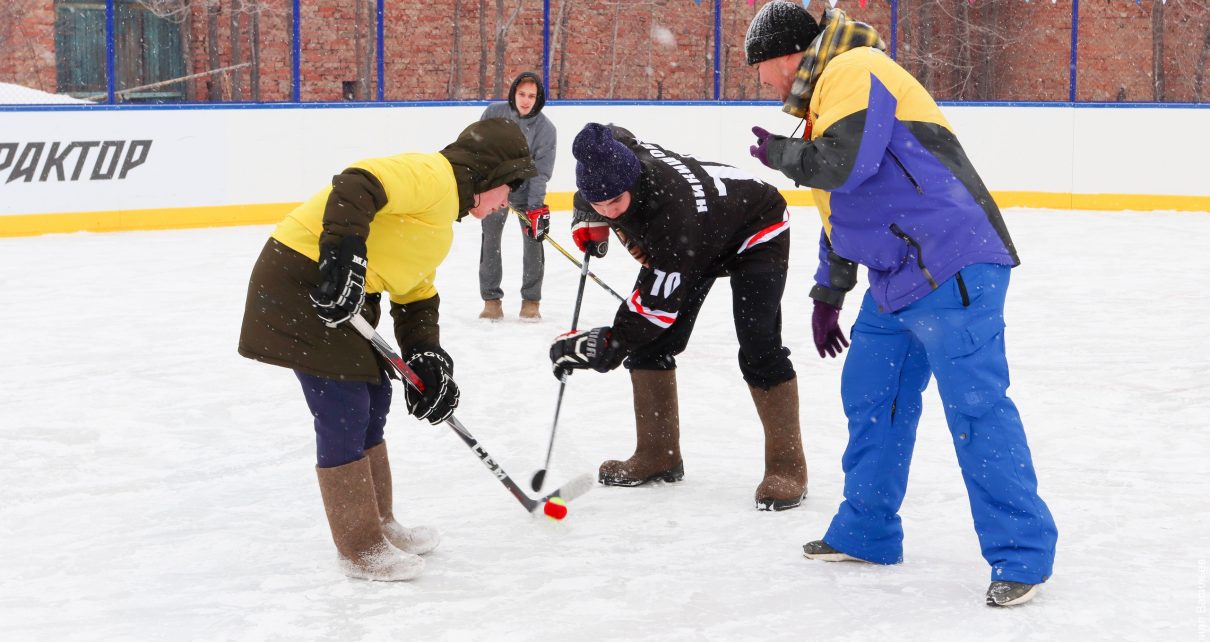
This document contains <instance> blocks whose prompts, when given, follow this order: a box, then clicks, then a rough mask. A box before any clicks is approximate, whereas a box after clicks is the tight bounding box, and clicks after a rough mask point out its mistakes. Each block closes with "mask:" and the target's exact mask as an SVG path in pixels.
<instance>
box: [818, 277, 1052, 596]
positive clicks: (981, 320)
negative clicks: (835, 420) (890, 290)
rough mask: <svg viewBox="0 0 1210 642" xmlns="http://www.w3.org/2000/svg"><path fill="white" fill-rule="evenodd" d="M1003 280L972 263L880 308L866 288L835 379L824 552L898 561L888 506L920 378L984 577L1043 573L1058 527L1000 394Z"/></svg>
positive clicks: (892, 506)
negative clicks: (840, 424) (929, 391)
mask: <svg viewBox="0 0 1210 642" xmlns="http://www.w3.org/2000/svg"><path fill="white" fill-rule="evenodd" d="M1008 281H1009V268H1008V267H1007V266H1001V265H990V264H978V265H971V266H968V267H966V268H965V269H963V270H962V272H961V273H960V274H958V275H957V276H955V277H954V278H951V279H949V280H948V281H946V282H944V283H942V284H941V286H940V287H939V288H938V289H936V290H934V291H933V292H931V293H930V294H928V295H927V296H925V297H924V298H922V299H920V300H919V301H916V302H915V303H913V304H911V305H909V306H908V307H906V308H903V309H901V310H899V311H897V312H894V313H889V314H888V313H885V312H881V311H879V309H878V306H877V304H875V303H874V301H873V298H872V297H871V296H870V294H869V293H868V292H867V293H866V295H865V299H864V300H863V301H862V304H861V312H860V313H858V315H857V322H856V323H855V324H854V325H853V330H852V346H851V348H850V350H849V355H848V357H847V358H846V359H845V365H844V374H843V375H842V376H841V397H842V399H843V401H844V410H845V415H846V416H847V417H848V420H849V443H848V446H847V448H846V449H845V453H844V458H843V460H842V462H841V463H842V466H843V468H844V473H845V485H844V497H845V499H844V502H843V503H841V505H840V509H839V511H838V512H837V514H836V516H835V517H834V518H833V519H832V524H831V526H830V527H829V528H828V532H827V534H826V535H824V540H825V541H827V543H828V544H829V545H831V546H832V547H833V548H835V549H837V550H839V551H843V552H845V553H848V554H849V555H852V556H854V557H859V558H862V559H865V560H868V561H871V562H878V563H882V564H893V563H896V562H899V561H901V560H902V558H903V527H902V525H901V523H900V520H899V514H898V513H899V507H900V505H901V504H902V503H903V497H904V494H905V493H906V492H907V479H908V467H909V465H910V464H911V459H912V447H913V445H914V444H915V441H916V425H917V424H918V423H919V420H920V412H921V393H922V392H923V391H924V389H925V388H926V387H927V386H928V381H929V376H930V374H931V375H934V376H936V378H937V387H938V392H939V393H940V395H941V401H942V403H943V404H944V406H945V419H946V422H947V423H948V424H949V429H950V434H951V437H952V440H953V443H954V450H955V451H957V454H958V464H959V466H960V467H961V469H962V479H963V481H964V482H965V483H966V492H967V496H968V498H969V500H970V506H971V514H972V516H973V518H974V523H975V532H976V534H977V535H978V537H979V544H980V547H981V548H982V552H983V557H984V559H986V560H987V562H988V564H990V565H991V567H992V579H993V580H1008V581H1013V582H1024V583H1027V584H1039V583H1041V582H1043V581H1045V580H1046V578H1048V577H1049V576H1050V574H1051V569H1052V566H1053V563H1054V555H1055V542H1056V540H1057V538H1058V531H1057V530H1056V528H1055V522H1054V518H1053V517H1052V516H1051V514H1050V510H1049V509H1048V508H1047V507H1046V504H1045V503H1044V502H1043V501H1042V498H1041V497H1039V496H1038V481H1037V477H1036V476H1035V474H1034V466H1033V461H1032V458H1031V456H1030V452H1029V446H1028V445H1027V444H1026V441H1025V429H1024V427H1023V426H1022V424H1021V417H1020V415H1019V414H1018V413H1017V408H1016V406H1015V405H1014V404H1013V402H1012V400H1011V399H1009V398H1008V395H1007V394H1006V391H1007V389H1008V385H1009V378H1008V360H1007V358H1006V357H1005V348H1004V299H1005V295H1006V293H1007V291H1008Z"/></svg>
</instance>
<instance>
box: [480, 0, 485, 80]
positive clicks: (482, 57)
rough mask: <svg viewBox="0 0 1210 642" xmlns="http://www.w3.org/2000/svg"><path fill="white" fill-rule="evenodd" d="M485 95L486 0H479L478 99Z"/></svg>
mask: <svg viewBox="0 0 1210 642" xmlns="http://www.w3.org/2000/svg"><path fill="white" fill-rule="evenodd" d="M486 97H487V0H479V100H483V99H484V98H486Z"/></svg>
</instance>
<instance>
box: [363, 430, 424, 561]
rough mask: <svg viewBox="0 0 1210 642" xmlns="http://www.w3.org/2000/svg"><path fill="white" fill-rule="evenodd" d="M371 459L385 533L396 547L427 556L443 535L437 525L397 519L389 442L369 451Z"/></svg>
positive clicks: (379, 513)
mask: <svg viewBox="0 0 1210 642" xmlns="http://www.w3.org/2000/svg"><path fill="white" fill-rule="evenodd" d="M366 459H368V460H370V473H371V474H372V475H373V478H374V496H375V498H377V500H378V516H379V518H381V519H382V535H383V537H386V538H387V541H388V542H390V543H392V544H394V545H395V548H398V549H399V550H401V551H403V552H405V553H412V554H414V555H424V554H425V553H427V552H429V551H431V550H433V549H434V548H437V544H439V543H441V536H440V535H439V534H438V533H437V530H436V529H434V528H429V527H428V526H417V527H415V528H408V527H406V526H403V525H401V524H400V523H399V522H397V521H395V511H394V508H393V506H392V502H393V496H394V488H393V487H392V485H391V461H390V460H389V459H388V458H387V442H385V441H384V442H382V443H380V444H378V445H377V446H374V447H373V448H369V449H367V450H366Z"/></svg>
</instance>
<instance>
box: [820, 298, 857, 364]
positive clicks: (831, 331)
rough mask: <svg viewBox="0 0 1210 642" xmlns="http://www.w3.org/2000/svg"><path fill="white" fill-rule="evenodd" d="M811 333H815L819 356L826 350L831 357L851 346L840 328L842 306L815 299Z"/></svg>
mask: <svg viewBox="0 0 1210 642" xmlns="http://www.w3.org/2000/svg"><path fill="white" fill-rule="evenodd" d="M811 333H812V334H814V335H815V337H814V338H815V349H816V350H819V356H820V357H823V356H824V353H825V352H826V353H827V354H828V356H829V357H835V356H836V355H838V354H840V353H842V352H844V349H845V348H847V347H849V341H848V339H845V338H844V332H843V331H842V330H841V329H840V308H838V307H836V306H833V305H830V304H827V303H824V302H823V301H820V300H818V299H816V300H815V311H814V312H812V313H811Z"/></svg>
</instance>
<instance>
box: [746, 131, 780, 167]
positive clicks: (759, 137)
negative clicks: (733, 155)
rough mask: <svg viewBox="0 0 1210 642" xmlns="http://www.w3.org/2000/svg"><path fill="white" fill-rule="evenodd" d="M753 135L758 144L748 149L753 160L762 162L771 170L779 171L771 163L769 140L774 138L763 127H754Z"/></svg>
mask: <svg viewBox="0 0 1210 642" xmlns="http://www.w3.org/2000/svg"><path fill="white" fill-rule="evenodd" d="M752 133H753V134H755V135H756V144H755V145H753V146H751V147H749V148H748V153H749V154H752V158H755V159H756V160H758V161H760V162H761V164H763V165H764V166H765V167H768V168H769V169H777V168H776V167H774V166H773V165H771V164H770V163H769V140H770V139H771V138H772V137H773V134H770V133H769V132H768V131H766V130H765V129H764V128H762V127H753V128H752Z"/></svg>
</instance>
